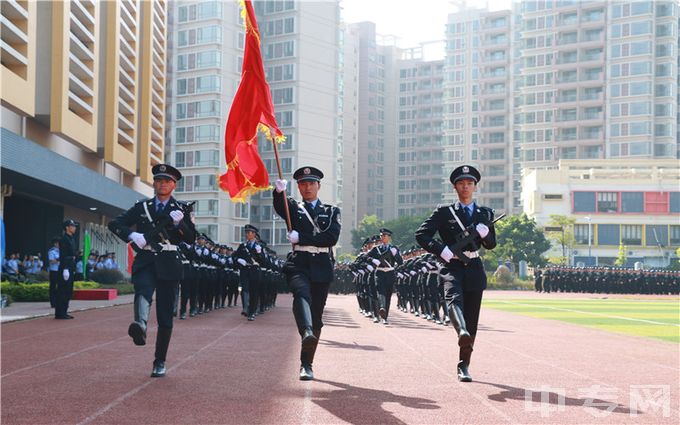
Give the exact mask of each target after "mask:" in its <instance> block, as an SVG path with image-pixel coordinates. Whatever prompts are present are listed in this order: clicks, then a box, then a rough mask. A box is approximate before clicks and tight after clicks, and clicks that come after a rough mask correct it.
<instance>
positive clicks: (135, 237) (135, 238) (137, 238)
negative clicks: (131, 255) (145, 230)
mask: <svg viewBox="0 0 680 425" xmlns="http://www.w3.org/2000/svg"><path fill="white" fill-rule="evenodd" d="M128 239H130V240H131V241H132V242H134V243H135V245H137V246H138V247H139V248H144V247H145V246H146V239H144V235H142V234H141V233H138V232H132V233H130V235H129V236H128Z"/></svg>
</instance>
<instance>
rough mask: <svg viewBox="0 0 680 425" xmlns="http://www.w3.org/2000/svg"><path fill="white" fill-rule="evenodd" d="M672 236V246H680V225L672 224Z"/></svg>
mask: <svg viewBox="0 0 680 425" xmlns="http://www.w3.org/2000/svg"><path fill="white" fill-rule="evenodd" d="M670 236H671V245H672V246H680V226H677V225H672V226H671V234H670Z"/></svg>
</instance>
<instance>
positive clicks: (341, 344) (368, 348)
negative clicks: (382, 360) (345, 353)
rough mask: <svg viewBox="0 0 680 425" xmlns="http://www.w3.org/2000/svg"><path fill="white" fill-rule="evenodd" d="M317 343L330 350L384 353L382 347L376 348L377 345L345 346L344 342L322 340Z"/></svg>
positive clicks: (354, 344) (353, 344) (355, 344)
mask: <svg viewBox="0 0 680 425" xmlns="http://www.w3.org/2000/svg"><path fill="white" fill-rule="evenodd" d="M319 343H320V344H321V345H326V346H329V347H330V348H349V349H352V350H364V351H384V350H383V348H382V347H378V346H377V345H360V344H357V343H356V342H355V343H352V344H346V343H344V342H338V341H331V340H328V339H322V340H321V341H320V342H319Z"/></svg>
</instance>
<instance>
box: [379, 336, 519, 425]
mask: <svg viewBox="0 0 680 425" xmlns="http://www.w3.org/2000/svg"><path fill="white" fill-rule="evenodd" d="M388 329H389V332H390V333H391V334H392V337H393V338H394V339H396V340H397V341H398V342H399V343H401V344H402V345H403V346H404V347H406V348H408V349H409V350H411V351H413V352H414V353H415V354H417V355H418V358H419V359H421V361H422V360H423V359H424V360H425V361H426V362H427V363H429V364H430V366H432V367H434V368H435V369H437V370H438V371H439V372H440V373H441V374H442V375H444V376H446V377H448V378H450V379H451V380H452V381H453V382H457V383H458V386H460V387H461V388H463V389H464V390H465V391H466V392H467V393H468V394H470V395H471V396H472V397H474V398H476V399H477V400H479V402H480V403H482V404H484V405H485V406H486V407H488V408H489V409H491V410H493V412H494V413H496V414H497V415H498V416H500V417H502V418H503V419H504V420H505V421H506V422H508V423H511V424H514V423H519V422H520V421H518V420H516V419H513V418H512V417H510V416H508V415H506V414H505V413H503V411H501V410H500V409H498V408H496V406H494V405H493V404H491V402H489V400H487V399H486V397H485V396H483V395H481V394H478V393H476V392H474V391H473V390H472V389H471V388H470V385H468V384H463V383H461V382H458V376H454V375H452V374H451V373H449V372H448V371H447V370H446V369H444V368H442V367H441V366H439V365H438V364H436V363H434V362H433V361H432V360H430V359H429V357H428V356H427V355H426V354H425V353H422V352H420V351H418V350H416V349H415V348H413V347H412V346H410V345H409V344H408V343H407V342H405V341H404V340H402V339H401V338H399V337H398V336H396V334H395V331H394V330H393V329H391V328H388Z"/></svg>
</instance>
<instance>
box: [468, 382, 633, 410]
mask: <svg viewBox="0 0 680 425" xmlns="http://www.w3.org/2000/svg"><path fill="white" fill-rule="evenodd" d="M475 382H476V383H477V384H483V385H490V386H492V387H496V388H500V389H501V392H499V393H497V394H491V395H490V396H489V400H492V401H497V402H501V403H505V402H506V401H507V400H523V401H525V402H528V401H529V398H528V397H527V392H529V393H531V402H532V403H538V404H544V403H547V404H553V405H555V406H580V407H585V408H588V407H590V408H593V409H597V410H603V411H609V412H616V413H624V414H631V413H632V411H631V410H630V408H628V407H626V406H623V405H621V404H618V403H616V402H614V401H608V400H600V399H597V398H594V397H587V396H586V397H584V398H574V397H567V396H563V395H562V394H558V393H556V392H552V391H550V390H549V389H547V390H545V391H543V390H541V389H540V388H538V389H536V390H527V389H524V388H518V387H511V386H509V385H502V384H493V383H491V382H482V381H475ZM584 390H593V389H592V388H584ZM600 390H601V392H600V395H602V394H603V393H604V394H607V391H605V390H606V388H600ZM592 393H593V395H596V394H597V391H595V390H593V391H592ZM609 394H611V393H609ZM540 409H541V408H540V407H538V408H536V410H540ZM554 409H556V407H553V408H551V410H554ZM603 413H604V412H603ZM636 413H643V412H641V411H637V412H636Z"/></svg>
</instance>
